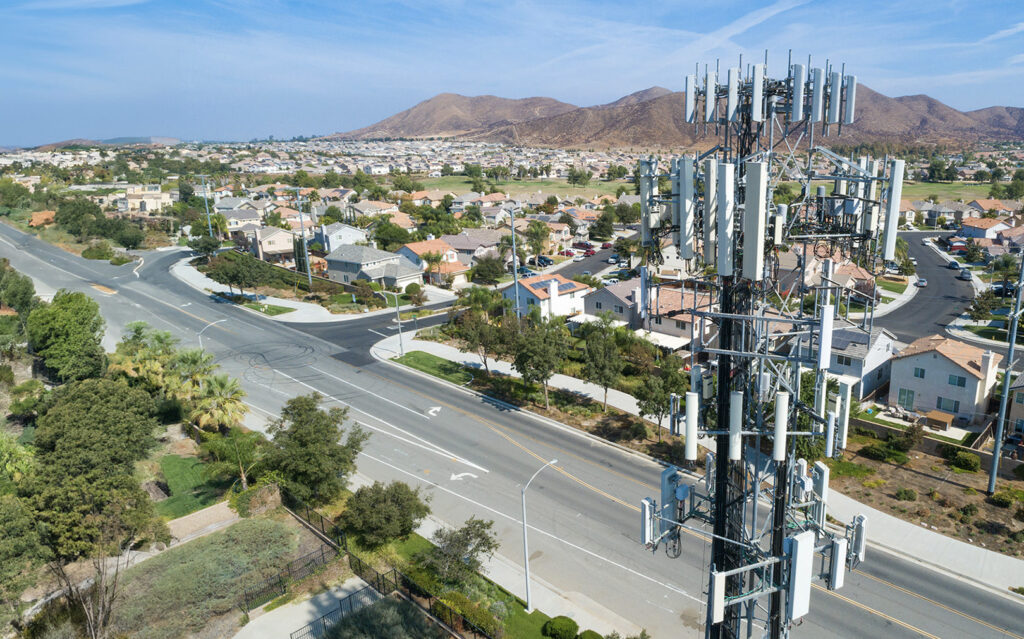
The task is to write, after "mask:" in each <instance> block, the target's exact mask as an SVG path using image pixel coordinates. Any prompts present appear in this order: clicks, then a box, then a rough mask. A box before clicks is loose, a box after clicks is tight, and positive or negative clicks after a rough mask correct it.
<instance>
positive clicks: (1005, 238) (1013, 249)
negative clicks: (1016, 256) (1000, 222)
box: [998, 224, 1024, 253]
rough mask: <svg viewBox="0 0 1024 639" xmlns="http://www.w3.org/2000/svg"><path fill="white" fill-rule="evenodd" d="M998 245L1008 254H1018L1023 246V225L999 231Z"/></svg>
mask: <svg viewBox="0 0 1024 639" xmlns="http://www.w3.org/2000/svg"><path fill="white" fill-rule="evenodd" d="M998 241H999V243H1000V244H1001V245H1002V246H1003V247H1004V248H1005V249H1006V250H1007V251H1008V252H1010V253H1019V252H1020V247H1021V246H1022V245H1024V224H1020V225H1018V226H1014V227H1013V228H1009V229H1006V230H1005V231H999V238H998Z"/></svg>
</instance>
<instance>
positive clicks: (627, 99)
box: [592, 87, 672, 109]
mask: <svg viewBox="0 0 1024 639" xmlns="http://www.w3.org/2000/svg"><path fill="white" fill-rule="evenodd" d="M670 93H672V91H671V90H670V89H666V88H665V87H651V88H649V89H644V90H643V91H636V92H634V93H630V94H629V95H626V96H623V97H621V98H619V99H618V100H616V101H615V102H609V103H608V104H599V105H597V106H595V107H592V108H594V109H609V108H612V107H620V106H628V105H630V104H640V103H641V102H647V101H648V100H653V99H655V98H660V97H661V96H663V95H668V94H670Z"/></svg>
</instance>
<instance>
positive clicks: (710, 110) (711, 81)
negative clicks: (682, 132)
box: [704, 71, 718, 122]
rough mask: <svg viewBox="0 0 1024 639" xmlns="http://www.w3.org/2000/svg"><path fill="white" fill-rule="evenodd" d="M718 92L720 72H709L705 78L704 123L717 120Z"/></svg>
mask: <svg viewBox="0 0 1024 639" xmlns="http://www.w3.org/2000/svg"><path fill="white" fill-rule="evenodd" d="M717 91H718V72H716V71H709V72H708V74H707V75H706V76H704V121H705V122H711V121H712V120H714V119H715V106H716V105H717V104H718V98H717V96H716V95H715V94H716V92H717Z"/></svg>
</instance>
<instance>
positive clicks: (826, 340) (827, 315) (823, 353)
mask: <svg viewBox="0 0 1024 639" xmlns="http://www.w3.org/2000/svg"><path fill="white" fill-rule="evenodd" d="M834 312H835V307H834V306H832V305H831V304H826V305H824V306H822V307H821V334H820V335H819V336H818V369H819V370H823V371H824V370H828V369H829V367H830V366H831V365H832V320H833V317H832V315H833V313H834ZM822 394H823V395H824V393H822ZM817 412H819V413H820V412H822V411H820V410H819V411H817Z"/></svg>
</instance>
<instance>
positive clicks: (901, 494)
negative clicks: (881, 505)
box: [895, 488, 917, 501]
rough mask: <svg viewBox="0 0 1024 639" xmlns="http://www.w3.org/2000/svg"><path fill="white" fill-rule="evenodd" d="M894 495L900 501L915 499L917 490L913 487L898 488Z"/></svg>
mask: <svg viewBox="0 0 1024 639" xmlns="http://www.w3.org/2000/svg"><path fill="white" fill-rule="evenodd" d="M895 496H896V499H898V500H900V501H917V491H916V490H914V489H913V488H900V489H899V490H897V491H896V495H895Z"/></svg>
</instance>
